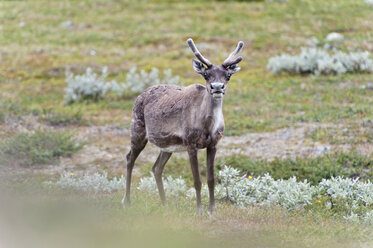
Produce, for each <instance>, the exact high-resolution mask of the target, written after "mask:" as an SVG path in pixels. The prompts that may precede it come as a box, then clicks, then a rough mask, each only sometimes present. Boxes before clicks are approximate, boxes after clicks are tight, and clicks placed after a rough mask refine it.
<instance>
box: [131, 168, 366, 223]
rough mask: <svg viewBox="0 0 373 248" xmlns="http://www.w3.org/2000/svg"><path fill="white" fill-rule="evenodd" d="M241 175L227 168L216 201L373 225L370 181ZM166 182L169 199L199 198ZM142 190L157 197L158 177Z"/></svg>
mask: <svg viewBox="0 0 373 248" xmlns="http://www.w3.org/2000/svg"><path fill="white" fill-rule="evenodd" d="M241 174H242V172H240V171H239V170H238V169H235V168H232V167H229V166H224V167H223V168H222V169H221V170H220V171H219V173H218V176H217V178H218V182H219V183H218V184H217V185H216V187H215V198H216V199H217V200H229V201H230V202H232V203H233V204H235V205H238V206H240V207H247V206H266V207H270V206H280V207H282V208H285V209H287V210H297V209H306V210H309V211H313V212H315V211H318V212H319V213H321V214H322V215H324V214H328V215H331V216H343V218H344V219H346V220H349V221H361V222H363V223H367V224H370V223H372V222H373V218H372V217H373V214H372V213H373V212H372V211H373V195H372V194H371V192H373V184H372V183H371V182H370V181H367V182H363V181H360V180H358V179H351V178H343V177H331V178H330V179H323V180H322V181H321V182H320V183H317V184H316V185H311V184H310V183H309V182H308V181H307V180H304V181H299V180H298V179H297V178H296V177H291V178H289V179H277V180H276V179H274V178H273V177H271V176H270V175H269V174H265V175H263V176H258V177H252V176H249V177H247V176H241ZM165 181H166V183H165V191H166V194H167V196H169V195H171V196H173V197H175V196H186V197H188V198H195V189H194V188H190V189H189V190H186V188H185V182H183V181H184V180H183V179H181V178H179V179H177V181H178V182H177V183H172V187H169V186H167V182H173V181H175V179H173V178H172V177H170V176H169V177H168V178H167V180H165ZM138 189H139V190H140V191H144V192H147V193H152V194H157V187H156V183H155V179H154V177H153V176H151V177H146V178H142V179H141V181H140V185H139V187H138ZM172 192H177V194H174V193H172ZM201 196H202V198H203V199H204V200H207V197H208V187H207V185H206V184H204V185H203V186H202V190H201Z"/></svg>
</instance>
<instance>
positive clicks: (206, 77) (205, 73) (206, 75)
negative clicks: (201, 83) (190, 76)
mask: <svg viewBox="0 0 373 248" xmlns="http://www.w3.org/2000/svg"><path fill="white" fill-rule="evenodd" d="M202 76H203V77H204V78H205V79H206V80H207V79H208V78H209V75H208V74H207V72H204V73H203V74H202Z"/></svg>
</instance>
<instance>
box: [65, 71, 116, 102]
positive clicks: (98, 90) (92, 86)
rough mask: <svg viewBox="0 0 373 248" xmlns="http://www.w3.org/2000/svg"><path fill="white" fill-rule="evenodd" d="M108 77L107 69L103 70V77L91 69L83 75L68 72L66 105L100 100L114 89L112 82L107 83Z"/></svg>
mask: <svg viewBox="0 0 373 248" xmlns="http://www.w3.org/2000/svg"><path fill="white" fill-rule="evenodd" d="M107 76H108V72H107V67H104V68H103V69H102V73H101V76H98V75H97V74H95V73H94V72H93V70H92V69H91V68H87V70H86V72H85V74H83V75H74V74H73V73H72V72H67V73H66V79H65V81H66V83H67V88H65V100H66V103H68V104H70V103H73V102H79V101H88V100H93V101H98V100H100V99H101V98H103V97H104V96H105V94H106V93H107V92H108V91H109V90H110V89H111V87H112V83H111V82H106V77H107Z"/></svg>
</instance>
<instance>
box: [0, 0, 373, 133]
mask: <svg viewBox="0 0 373 248" xmlns="http://www.w3.org/2000/svg"><path fill="white" fill-rule="evenodd" d="M57 5H58V6H55V5H54V4H51V3H42V2H36V3H33V4H30V3H29V2H27V1H26V2H4V3H3V5H2V9H1V10H0V14H1V15H2V16H3V18H2V24H3V26H4V30H3V33H4V35H3V36H2V37H0V45H1V46H2V47H4V48H6V51H7V53H5V54H4V56H3V59H2V60H3V61H2V64H1V65H0V68H1V71H2V77H3V78H4V80H2V83H1V84H0V90H1V91H2V92H7V94H6V98H7V99H10V100H14V99H19V102H20V103H21V104H24V105H27V106H28V107H31V108H36V109H53V108H56V107H60V105H61V104H62V103H63V102H64V100H63V88H64V87H65V86H66V84H65V82H64V77H65V73H64V72H65V67H66V66H68V67H69V68H70V69H71V70H72V71H73V72H74V73H83V72H84V70H85V69H86V68H87V67H88V66H90V67H93V68H94V69H95V70H97V71H100V70H101V68H102V67H103V66H105V65H107V66H108V67H109V71H110V77H111V78H113V79H116V80H117V81H123V80H124V78H125V73H126V72H127V71H128V70H129V69H130V68H131V67H132V66H138V67H139V68H140V69H150V68H151V67H158V68H159V69H160V70H164V69H168V68H171V69H172V70H173V72H174V74H177V75H180V77H181V81H183V82H185V84H186V85H188V84H191V83H203V79H202V78H200V77H199V76H198V75H196V74H195V73H194V72H193V70H192V67H191V59H192V58H193V55H192V53H191V52H190V51H188V49H187V46H186V44H185V41H186V39H187V38H188V37H193V38H194V39H195V41H196V42H197V43H201V42H205V43H208V44H209V45H210V47H207V48H204V49H202V52H203V54H204V55H205V56H206V57H208V58H209V59H211V60H212V61H213V62H215V63H218V62H219V61H222V60H223V59H224V58H225V56H227V54H228V53H229V52H230V50H231V49H232V48H233V46H234V45H235V44H236V42H237V41H238V40H244V41H245V43H246V46H245V48H244V51H243V57H244V62H242V66H241V67H242V71H241V72H240V73H238V74H237V75H235V76H234V77H233V78H232V81H231V82H230V85H229V91H228V94H227V95H226V98H225V106H224V114H225V119H226V125H227V128H226V133H227V134H228V135H237V134H242V133H245V132H258V131H259V132H262V131H269V130H275V129H278V128H280V127H285V126H289V125H292V124H294V123H296V122H323V123H329V122H338V123H341V122H342V123H344V122H347V123H350V122H353V121H354V120H356V119H361V118H368V119H372V118H373V116H372V113H373V107H372V106H373V104H372V99H373V98H372V96H373V92H372V91H369V90H361V89H360V86H361V85H363V84H365V83H366V82H367V81H369V80H370V78H371V76H370V75H366V74H365V75H364V74H357V75H343V76H326V77H318V78H316V77H312V76H311V77H301V76H289V75H284V76H273V75H270V73H269V72H268V71H266V70H265V69H264V68H265V66H266V63H267V60H268V58H269V57H271V56H274V55H277V54H280V53H281V52H284V51H286V52H290V53H296V52H298V51H299V49H300V47H302V46H304V45H305V43H306V40H307V39H308V38H309V37H311V36H316V37H317V38H319V39H323V38H324V37H325V36H326V34H328V33H329V32H332V31H337V32H340V33H342V34H343V35H344V36H345V38H346V39H345V40H346V41H345V42H344V44H343V46H342V47H345V48H347V47H348V48H350V49H352V50H357V49H359V48H361V49H364V50H369V49H370V48H369V45H368V44H369V41H370V37H371V34H372V31H371V29H370V27H369V25H367V24H366V20H370V19H371V18H373V13H372V11H371V10H370V9H369V8H367V5H366V4H365V3H364V2H363V1H355V0H341V1H338V3H337V2H335V1H332V0H327V1H324V0H307V1H290V2H289V3H265V2H263V1H259V2H230V1H229V2H214V3H213V4H212V3H211V2H210V1H205V2H178V3H169V2H168V1H157V3H149V2H148V3H146V4H144V3H136V2H133V1H123V2H120V1H105V2H100V1H98V2H92V1H85V2H83V3H79V2H72V3H70V4H69V5H66V4H64V3H63V2H58V4H57ZM207 6H208V7H207ZM83 13H84V14H83ZM177 13H182V14H180V15H179V14H177ZM66 20H71V21H72V26H71V27H70V28H63V27H62V26H61V25H60V24H61V23H62V22H64V21H66ZM22 21H23V22H24V23H25V25H24V26H23V27H20V26H19V23H20V22H22ZM300 30H301V31H300ZM25 42H27V46H23V44H24V43H25ZM92 49H93V50H95V51H96V52H97V54H96V55H95V56H91V55H89V51H90V50H92ZM341 82H349V83H350V85H351V86H350V87H345V88H343V87H341V86H340V83H341ZM133 102H134V98H130V99H117V98H115V97H114V96H108V97H107V98H106V99H104V100H103V102H98V103H91V104H89V105H85V104H81V108H82V112H83V113H84V115H85V116H86V117H87V118H88V119H92V120H93V121H94V122H95V123H117V122H118V121H120V122H125V123H127V125H128V123H129V122H130V120H129V119H128V118H126V119H124V120H123V119H121V118H118V119H116V118H115V119H108V118H102V117H98V116H97V113H99V112H100V111H102V110H105V111H109V112H110V111H111V112H113V113H115V110H116V109H122V110H123V111H122V112H121V113H122V115H125V116H130V115H131V110H132V105H133Z"/></svg>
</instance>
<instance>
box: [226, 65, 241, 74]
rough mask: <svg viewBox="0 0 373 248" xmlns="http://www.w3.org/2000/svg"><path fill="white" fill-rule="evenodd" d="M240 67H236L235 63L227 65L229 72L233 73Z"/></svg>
mask: <svg viewBox="0 0 373 248" xmlns="http://www.w3.org/2000/svg"><path fill="white" fill-rule="evenodd" d="M240 69H241V68H240V67H238V65H237V64H234V65H231V66H228V68H227V70H228V72H229V73H230V74H235V73H236V72H238V71H239V70H240Z"/></svg>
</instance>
